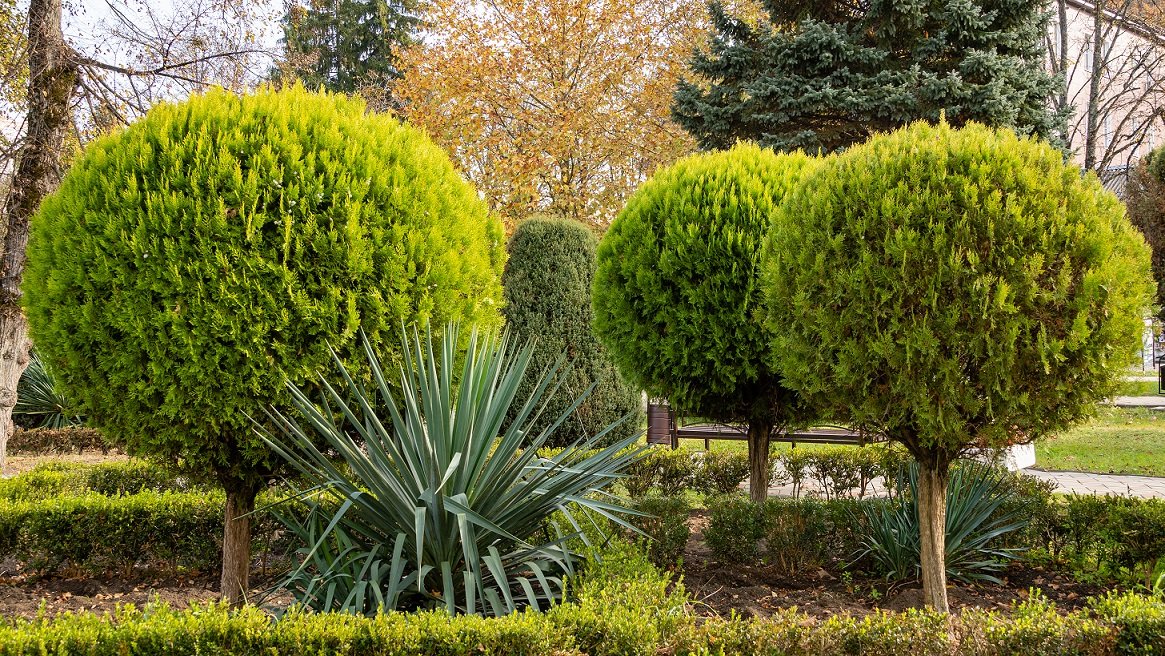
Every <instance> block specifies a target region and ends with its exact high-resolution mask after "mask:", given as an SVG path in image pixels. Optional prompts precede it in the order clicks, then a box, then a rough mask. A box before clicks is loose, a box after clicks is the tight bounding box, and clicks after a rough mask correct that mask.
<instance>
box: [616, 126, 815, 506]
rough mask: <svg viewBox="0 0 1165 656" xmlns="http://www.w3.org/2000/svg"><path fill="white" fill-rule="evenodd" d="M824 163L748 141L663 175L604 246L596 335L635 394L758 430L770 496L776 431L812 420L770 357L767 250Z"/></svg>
mask: <svg viewBox="0 0 1165 656" xmlns="http://www.w3.org/2000/svg"><path fill="white" fill-rule="evenodd" d="M812 166H813V160H812V158H810V157H807V156H806V155H804V154H803V153H795V154H776V153H773V152H772V151H770V150H764V149H761V148H757V147H756V146H752V145H747V144H741V145H737V146H736V147H734V148H732V149H731V150H728V151H724V152H715V153H702V154H698V155H692V156H690V157H686V158H684V159H681V160H679V161H678V162H676V163H675V164H673V165H671V166H669V167H666V168H664V169H661V170H660V171H657V172H656V173H655V174H654V175H653V176H652V177H651V179H650V180H648V181H647V182H646V183H644V184H643V185H641V186H640V187H639V189H638V190H637V191H636V192H635V193H634V194H633V195H632V196H631V198H630V199H628V201H627V205H626V207H624V209H623V211H622V212H620V213H619V216H618V217H616V218H615V220H614V221H613V222H612V223H611V227H610V228H609V229H608V230H607V233H606V234H605V235H604V236H603V240H602V243H600V245H599V251H598V266H597V269H596V272H595V283H594V295H593V302H594V328H595V334H596V335H597V336H598V338H599V340H600V341H601V342H602V343H603V345H604V346H606V347H607V349H608V351H609V352H610V354H611V358H612V360H614V362H615V364H616V365H617V366H618V367H619V371H620V372H622V374H623V375H624V377H625V378H626V379H627V381H628V382H629V383H631V384H632V385H633V386H634V387H636V388H639V389H644V390H647V392H648V394H649V395H650V396H653V397H662V398H666V399H668V400H669V401H670V402H671V404H672V407H674V408H678V409H681V410H682V411H683V412H685V413H689V414H692V415H697V416H700V417H705V418H708V419H711V420H715V421H723V422H746V423H748V424H749V426H750V427H751V428H752V430H753V438H752V439H751V440H750V444H749V452H750V453H751V454H752V456H753V458H754V467H755V471H756V472H757V475H756V476H754V477H753V478H754V479H755V480H752V482H751V486H752V489H751V491H752V496H753V498H754V499H756V500H758V501H759V500H763V498H764V496H765V494H766V491H767V486H766V483H767V481H765V480H764V473H765V472H766V471H767V463H766V460H767V458H768V447H769V434H770V432H771V429H772V427H773V426H775V425H783V424H785V423H788V422H790V421H796V420H798V419H804V418H805V417H806V415H805V413H803V412H802V410H804V408H803V407H802V406H801V405H800V404H799V403H798V399H797V398H796V397H795V396H794V395H792V394H789V393H788V390H786V389H785V388H784V387H783V386H782V383H781V378H780V377H779V376H778V375H776V372H775V371H773V370H772V369H771V367H770V366H769V364H768V363H767V362H766V359H767V357H768V354H769V348H770V346H769V342H770V341H771V340H770V336H769V335H768V333H767V331H766V330H765V329H764V326H763V325H762V323H761V321H760V320H759V319H758V318H757V317H755V316H754V315H755V313H756V310H757V309H759V307H760V303H761V295H760V289H759V284H758V274H759V267H760V247H761V243H762V240H763V238H764V235H765V233H766V232H767V230H768V227H769V221H770V218H771V216H772V215H773V213H774V212H775V210H776V207H777V206H778V205H779V204H780V203H781V201H782V199H783V198H784V196H785V194H786V192H787V191H788V190H789V189H790V187H792V186H793V184H794V183H795V182H796V180H797V179H798V178H799V177H800V176H801V175H802V174H803V173H804V172H805V171H806V170H807V169H809V168H811V167H812Z"/></svg>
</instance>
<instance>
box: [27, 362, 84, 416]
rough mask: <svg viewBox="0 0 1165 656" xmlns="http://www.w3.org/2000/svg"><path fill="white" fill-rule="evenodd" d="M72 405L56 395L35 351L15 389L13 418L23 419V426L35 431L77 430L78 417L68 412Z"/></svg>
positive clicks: (53, 386) (54, 388)
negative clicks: (48, 429) (39, 429)
mask: <svg viewBox="0 0 1165 656" xmlns="http://www.w3.org/2000/svg"><path fill="white" fill-rule="evenodd" d="M71 405H72V404H71V403H69V400H68V399H66V398H65V397H64V396H63V395H62V394H61V393H60V392H59V391H58V387H57V383H56V379H55V378H54V377H53V372H52V371H51V370H49V369H48V368H47V367H46V366H45V364H44V361H43V360H41V359H40V356H38V355H37V354H36V351H33V352H32V356H31V358H30V359H29V361H28V366H27V367H26V368H25V369H24V373H23V374H22V375H21V376H20V383H19V384H18V385H17V388H16V407H14V408H13V409H12V414H13V415H14V416H16V417H17V418H19V417H24V418H25V419H24V421H22V422H21V425H23V426H30V427H37V428H67V427H69V426H80V425H81V423H82V419H81V416H80V415H78V414H77V413H76V412H74V411H73V410H72V409H71V407H70V406H71Z"/></svg>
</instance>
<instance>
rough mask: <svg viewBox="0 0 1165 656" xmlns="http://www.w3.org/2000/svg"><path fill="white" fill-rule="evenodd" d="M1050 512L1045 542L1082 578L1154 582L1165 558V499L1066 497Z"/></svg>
mask: <svg viewBox="0 0 1165 656" xmlns="http://www.w3.org/2000/svg"><path fill="white" fill-rule="evenodd" d="M1048 515H1049V516H1048V517H1047V518H1046V519H1045V521H1047V522H1048V526H1047V528H1046V529H1045V530H1044V532H1043V535H1044V537H1045V539H1046V542H1044V543H1043V544H1042V545H1041V546H1045V547H1046V548H1047V549H1048V550H1049V551H1050V552H1052V553H1053V554H1062V556H1063V559H1064V560H1067V561H1068V563H1069V564H1070V565H1071V567H1072V568H1073V569H1074V570H1075V572H1076V574H1077V576H1078V577H1082V578H1085V579H1097V578H1099V579H1100V580H1101V581H1105V580H1112V579H1116V580H1119V581H1123V582H1126V583H1129V584H1132V585H1140V586H1144V587H1146V588H1149V587H1151V586H1152V583H1153V577H1154V576H1155V575H1156V573H1157V570H1158V563H1159V562H1160V561H1161V559H1163V558H1165V500H1161V499H1139V498H1135V497H1122V496H1115V495H1106V496H1096V495H1068V496H1066V497H1063V498H1061V499H1059V500H1057V501H1055V502H1053V503H1052V505H1051V507H1050V509H1049V510H1048ZM1033 537H1038V536H1033Z"/></svg>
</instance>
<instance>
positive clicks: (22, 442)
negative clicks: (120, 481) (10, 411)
mask: <svg viewBox="0 0 1165 656" xmlns="http://www.w3.org/2000/svg"><path fill="white" fill-rule="evenodd" d="M110 448H111V445H110V443H109V442H108V441H106V439H105V437H104V436H103V435H102V434H101V433H99V432H98V431H96V430H94V429H92V428H81V427H73V428H17V429H16V431H15V432H14V433H13V434H12V437H10V438H8V454H9V455H15V454H32V455H43V454H50V453H74V452H75V453H81V452H82V451H101V452H102V453H109V450H110Z"/></svg>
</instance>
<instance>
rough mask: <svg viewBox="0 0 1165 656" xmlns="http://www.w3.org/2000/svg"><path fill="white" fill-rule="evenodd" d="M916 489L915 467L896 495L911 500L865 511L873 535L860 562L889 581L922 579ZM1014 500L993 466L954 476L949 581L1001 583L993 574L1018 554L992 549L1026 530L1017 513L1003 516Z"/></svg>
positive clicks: (964, 467) (971, 466)
mask: <svg viewBox="0 0 1165 656" xmlns="http://www.w3.org/2000/svg"><path fill="white" fill-rule="evenodd" d="M917 486H918V466H917V464H911V466H910V468H909V470H908V472H907V473H906V477H905V480H901V479H900V480H899V484H898V489H903V490H907V489H908V490H910V491H911V492H910V493H909V494H905V495H903V498H901V499H899V500H896V501H892V502H887V503H883V504H878V505H876V506H866V507H864V508H863V512H864V513H865V515H866V518H867V519H868V521H869V525H870V534H869V536H868V537H867V538H866V540H865V542H864V547H865V550H864V552H863V553H862V556H870V557H871V558H873V560H874V563H875V565H876V566H877V568H878V569H879V570H880V571H881V572H882V574H883V575H884V576H885V577H886V578H887V579H890V580H903V579H914V578H917V577H918V576H919V573H920V568H921V564H920V563H921V561H920V555H919V554H920V546H919V532H918V503H917V501H916V495H915V494H914V492H913V491H914V490H916V489H917ZM1014 494H1015V492H1014V491H1012V490H1010V489H1008V488H1007V487H1006V486H1005V485H1004V482H1003V478H1002V477H1001V476H999V475H998V474H997V473H996V472H995V471H994V470H993V469H992V468H991V467H990V466H987V465H982V464H978V463H964V464H961V465H960V466H958V467H956V468H954V469H953V470H952V472H951V477H950V482H949V483H948V485H947V516H946V569H947V576H949V577H950V578H952V579H955V580H961V581H966V582H972V581H990V582H993V583H999V579H998V578H997V577H996V576H995V573H997V572H1000V571H1002V570H1003V569H1004V567H1005V565H1006V562H1007V561H1009V560H1011V559H1013V558H1015V555H1016V554H1015V550H1013V549H998V548H993V547H992V546H991V545H992V544H993V543H994V542H995V541H996V540H997V539H998V538H1000V537H1002V536H1004V535H1006V534H1008V533H1011V532H1012V531H1016V530H1018V529H1021V528H1023V527H1024V526H1026V525H1027V519H1025V518H1024V517H1022V516H1021V515H1020V513H1019V511H1018V510H1012V511H1008V512H1000V509H1001V508H1003V507H1004V506H1005V504H1007V501H1008V498H1009V495H1014Z"/></svg>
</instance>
